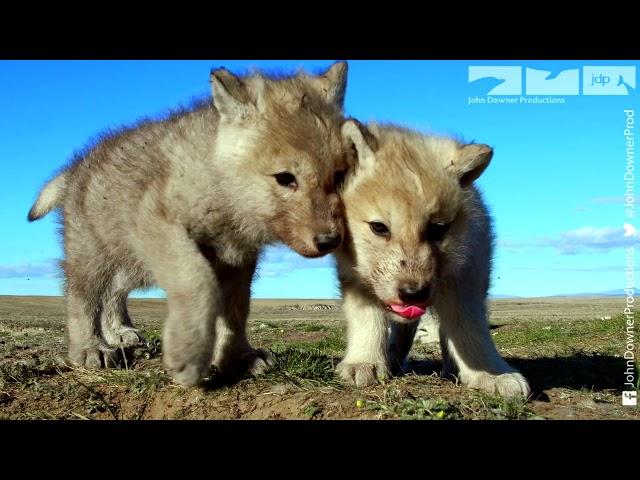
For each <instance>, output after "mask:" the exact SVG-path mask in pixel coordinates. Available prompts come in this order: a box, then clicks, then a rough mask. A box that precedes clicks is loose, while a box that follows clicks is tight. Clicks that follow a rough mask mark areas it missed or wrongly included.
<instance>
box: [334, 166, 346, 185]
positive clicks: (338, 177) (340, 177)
mask: <svg viewBox="0 0 640 480" xmlns="http://www.w3.org/2000/svg"><path fill="white" fill-rule="evenodd" d="M343 183H344V170H338V171H337V172H336V173H335V174H334V175H333V185H334V187H335V188H336V189H338V188H340V187H342V184H343Z"/></svg>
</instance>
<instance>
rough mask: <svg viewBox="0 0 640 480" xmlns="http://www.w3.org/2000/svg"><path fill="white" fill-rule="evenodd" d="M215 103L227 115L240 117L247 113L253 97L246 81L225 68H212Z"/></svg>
mask: <svg viewBox="0 0 640 480" xmlns="http://www.w3.org/2000/svg"><path fill="white" fill-rule="evenodd" d="M211 88H212V92H213V103H214V105H215V106H216V109H217V110H218V112H220V114H221V115H223V116H225V117H230V118H233V117H239V116H243V115H245V114H246V113H247V111H248V109H249V106H250V104H251V97H250V95H249V91H248V89H247V86H246V85H245V83H244V82H243V81H242V80H241V79H240V78H238V77H236V76H235V75H234V74H233V73H231V72H230V71H228V70H227V69H225V68H217V69H215V70H211Z"/></svg>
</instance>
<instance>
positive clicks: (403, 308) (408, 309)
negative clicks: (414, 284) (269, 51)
mask: <svg viewBox="0 0 640 480" xmlns="http://www.w3.org/2000/svg"><path fill="white" fill-rule="evenodd" d="M389 306H390V307H391V310H393V311H394V312H396V313H397V314H398V315H400V316H401V317H404V318H417V317H421V316H422V315H424V312H426V310H425V309H424V308H420V307H416V306H415V305H397V304H395V305H389Z"/></svg>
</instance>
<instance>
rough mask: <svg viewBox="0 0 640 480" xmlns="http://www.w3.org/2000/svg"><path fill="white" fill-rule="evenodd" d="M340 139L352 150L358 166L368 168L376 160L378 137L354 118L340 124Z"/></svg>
mask: <svg viewBox="0 0 640 480" xmlns="http://www.w3.org/2000/svg"><path fill="white" fill-rule="evenodd" d="M341 131H342V139H343V140H344V143H345V145H346V146H347V148H349V149H351V150H353V153H354V154H355V155H354V156H355V157H356V159H355V162H356V164H357V165H358V167H359V168H365V169H366V168H370V167H372V166H373V165H374V163H375V161H376V156H375V152H376V151H377V150H378V139H377V138H376V137H375V136H374V135H373V134H372V133H371V132H370V131H369V130H368V129H367V127H365V126H364V125H363V124H362V123H360V122H359V121H358V120H355V119H349V120H345V122H344V123H343V124H342V129H341Z"/></svg>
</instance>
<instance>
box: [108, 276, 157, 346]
mask: <svg viewBox="0 0 640 480" xmlns="http://www.w3.org/2000/svg"><path fill="white" fill-rule="evenodd" d="M136 286H138V285H136V283H135V282H134V281H133V279H131V278H130V277H129V276H128V275H127V273H126V271H124V270H119V271H118V272H117V273H116V274H115V275H114V277H113V279H112V280H111V286H110V288H109V290H108V292H107V293H106V294H105V296H104V298H103V301H102V315H101V319H100V320H101V327H102V335H103V337H104V339H105V340H106V341H107V343H108V344H109V345H113V346H115V347H119V348H128V347H135V346H136V345H139V344H141V343H144V342H146V339H145V338H144V335H143V334H142V332H141V331H140V330H138V329H137V328H135V327H134V326H133V323H132V321H131V317H129V312H128V311H127V296H128V295H129V292H130V291H131V290H133V289H134V288H135V287H136Z"/></svg>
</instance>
